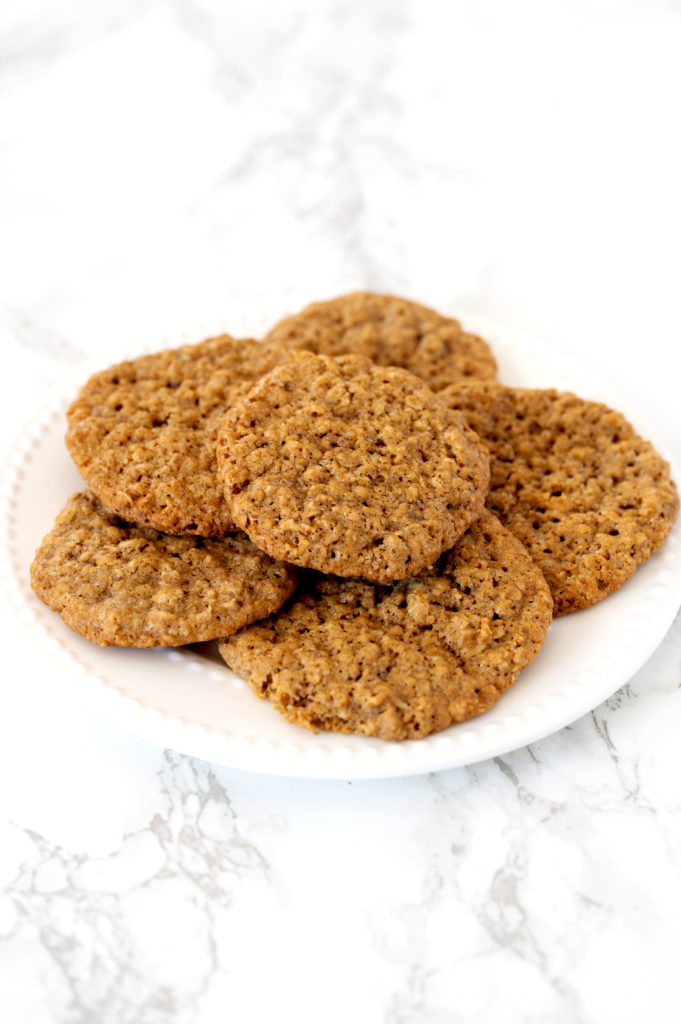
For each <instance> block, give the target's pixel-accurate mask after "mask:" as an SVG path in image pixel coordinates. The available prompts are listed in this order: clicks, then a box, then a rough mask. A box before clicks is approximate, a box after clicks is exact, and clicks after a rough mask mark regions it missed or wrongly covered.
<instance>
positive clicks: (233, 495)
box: [217, 352, 488, 582]
mask: <svg viewBox="0 0 681 1024" xmlns="http://www.w3.org/2000/svg"><path fill="white" fill-rule="evenodd" d="M217 456H218V468H219V473H220V477H221V479H222V481H223V483H224V487H225V496H226V498H227V501H228V503H229V506H230V510H231V515H232V518H233V520H234V522H235V523H236V524H237V526H238V527H239V528H240V529H242V530H243V531H244V532H245V533H247V534H248V536H249V537H250V538H251V540H252V541H253V542H254V543H255V544H257V545H258V546H259V547H262V549H263V550H264V551H267V552H268V554H270V555H272V557H273V558H281V559H284V560H285V561H289V562H292V563H293V564H294V565H299V566H303V567H305V568H311V569H317V570H319V571H320V572H330V573H333V574H334V575H337V576H365V577H367V578H368V579H372V580H381V581H384V582H389V581H391V580H395V579H403V578H405V577H407V576H413V575H414V574H415V573H417V572H419V571H420V570H421V569H423V568H424V567H426V566H428V565H432V564H433V562H434V561H435V560H436V559H437V558H438V557H439V556H440V554H441V553H442V552H443V551H446V550H447V549H448V548H450V547H451V546H452V544H453V543H454V542H455V541H456V540H457V538H458V537H460V536H461V534H462V533H463V532H464V531H465V530H466V529H467V528H468V526H469V525H470V524H471V523H472V522H474V520H475V519H476V518H477V517H478V516H479V515H480V514H481V512H482V510H483V508H484V503H485V495H486V492H487V484H488V465H487V462H488V456H487V452H486V451H485V449H484V448H483V446H482V445H481V443H480V441H479V439H478V438H477V437H476V435H475V434H474V433H473V432H472V431H470V430H469V429H468V428H467V427H466V425H465V423H464V421H463V419H461V420H460V421H459V422H458V423H455V422H454V421H453V420H452V419H450V414H449V413H448V412H447V410H446V409H445V408H444V406H443V405H442V403H441V402H439V401H438V400H437V398H436V397H435V395H434V394H433V392H432V391H431V390H430V389H429V388H428V387H427V386H426V385H425V384H424V383H423V381H421V380H420V379H419V378H418V377H415V376H414V375H413V374H411V373H409V372H408V371H406V370H402V369H399V368H398V367H380V366H376V365H375V364H374V363H372V362H371V361H370V360H369V359H366V358H365V357H364V356H356V355H349V356H340V357H338V358H337V359H332V358H330V357H329V356H316V355H313V354H312V353H309V352H298V353H294V354H293V356H292V357H291V359H290V360H289V361H288V362H286V363H285V364H283V365H282V366H280V367H278V368H277V369H275V370H273V371H272V372H271V373H269V374H268V375H267V376H266V377H263V378H262V379H261V380H260V381H259V383H258V384H257V385H256V386H255V387H254V388H253V390H252V391H250V392H249V394H248V395H247V396H246V397H245V398H244V399H242V400H241V401H240V402H237V403H236V404H235V405H234V406H233V407H232V408H231V409H230V411H229V412H228V413H227V415H226V416H225V419H224V422H223V424H222V426H221V428H220V432H219V435H218V447H217Z"/></svg>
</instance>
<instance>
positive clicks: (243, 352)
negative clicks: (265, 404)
mask: <svg viewBox="0 0 681 1024" xmlns="http://www.w3.org/2000/svg"><path fill="white" fill-rule="evenodd" d="M271 360H272V355H271V354H267V355H266V354H265V352H264V350H263V349H262V347H261V346H260V345H259V344H258V343H257V342H254V341H250V340H241V341H239V340H236V339H234V338H230V337H229V336H227V335H223V336H221V337H219V338H211V339H208V340H207V341H203V342H199V344H197V345H185V346H183V347H181V348H175V349H168V350H166V351H164V352H158V353H155V354H153V355H147V356H141V357H140V358H138V359H134V360H129V361H127V362H123V363H119V364H117V365H116V366H112V367H109V369H107V370H104V371H102V372H101V373H97V374H95V375H94V376H93V377H91V378H90V380H89V381H88V382H87V383H86V384H85V386H84V387H83V388H82V389H81V391H80V393H79V395H78V397H77V398H76V399H75V401H74V402H73V403H72V405H71V407H70V409H69V411H68V413H67V418H68V430H67V434H66V445H67V448H68V450H69V452H70V454H71V457H72V458H73V460H74V462H75V463H76V466H77V467H78V469H79V471H80V474H81V476H82V477H83V479H84V480H85V482H86V483H87V484H88V486H89V487H90V488H91V489H92V490H93V491H94V493H95V494H96V495H97V497H98V498H99V499H100V500H101V501H102V502H103V503H104V504H105V505H106V506H107V508H110V509H112V510H113V511H115V512H117V513H118V514H119V515H120V516H123V518H125V519H127V520H129V521H131V522H136V523H139V524H141V525H144V526H150V527H152V528H154V529H157V530H161V531H164V532H166V533H176V534H186V533H196V534H199V535H200V536H204V537H215V536H221V535H222V534H224V533H226V532H227V531H228V530H231V529H234V524H233V523H232V521H231V519H230V516H229V510H228V508H227V506H226V505H225V502H224V499H223V496H222V491H221V488H220V486H219V484H218V482H217V480H216V466H215V439H216V437H217V431H218V426H219V424H220V421H221V420H222V417H223V416H224V414H225V412H226V410H227V409H228V408H229V406H230V405H231V404H232V403H233V402H234V401H236V400H237V399H238V398H240V397H241V396H242V395H243V394H245V393H246V392H247V391H248V390H249V388H250V387H252V385H253V384H254V383H255V381H256V380H257V379H258V377H259V376H261V374H262V373H264V372H266V370H267V369H270V368H271V366H272V365H274V364H273V363H272V361H271Z"/></svg>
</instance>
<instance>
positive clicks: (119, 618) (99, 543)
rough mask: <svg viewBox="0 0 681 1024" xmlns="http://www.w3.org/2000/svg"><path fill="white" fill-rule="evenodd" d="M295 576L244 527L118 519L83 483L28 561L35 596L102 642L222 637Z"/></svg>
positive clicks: (283, 593)
mask: <svg viewBox="0 0 681 1024" xmlns="http://www.w3.org/2000/svg"><path fill="white" fill-rule="evenodd" d="M295 585H296V577H295V573H294V572H293V570H292V569H291V568H290V566H286V565H282V564H281V562H275V561H273V560H272V559H271V558H269V557H268V556H267V555H266V554H264V553H263V552H262V551H259V550H258V549H257V548H256V547H255V546H254V545H253V544H251V542H250V541H249V539H248V537H245V536H244V535H243V534H242V533H238V534H230V535H229V536H226V537H220V538H214V539H206V540H204V539H203V538H202V537H177V536H169V535H167V534H163V533H158V532H157V531H156V530H150V529H148V528H146V527H143V526H134V525H132V524H130V523H126V522H124V521H123V520H121V519H119V518H118V516H116V515H115V514H114V513H113V512H109V510H108V509H106V508H104V507H103V505H102V504H101V503H100V502H99V501H98V500H97V498H95V496H94V495H93V494H90V493H89V492H87V491H86V492H83V493H80V494H74V495H73V496H72V497H71V498H69V500H68V502H67V503H66V505H65V506H64V508H63V510H62V511H61V513H60V514H59V516H58V518H57V521H56V523H55V526H54V528H53V529H52V531H51V532H50V533H48V535H47V536H46V537H45V539H44V540H43V542H42V544H41V545H40V547H39V549H38V551H37V553H36V556H35V559H34V561H33V564H32V566H31V586H32V587H33V589H34V590H35V592H36V594H37V595H38V597H39V598H40V599H41V600H42V601H44V602H45V604H46V605H48V607H50V608H51V609H52V610H53V611H56V612H58V613H59V614H60V615H61V617H62V619H63V620H64V622H65V623H66V625H67V626H70V628H71V629H73V630H75V632H76V633H80V634H81V636H84V637H86V638H87V639H88V640H92V641H94V642H95V643H96V644H101V645H102V646H103V647H108V646H109V645H111V644H117V645H118V646H121V647H168V646H174V645H177V644H189V643H196V642H198V641H201V640H212V639H215V638H216V637H219V636H225V635H227V634H228V633H232V632H234V631H235V630H237V629H240V628H241V627H242V626H244V625H245V624H246V623H249V622H253V621H255V620H256V619H258V618H261V617H262V616H263V615H269V614H271V613H272V612H274V611H276V610H277V609H278V608H279V607H280V606H281V605H282V604H283V602H284V601H285V600H286V598H287V597H289V596H290V595H291V594H292V593H293V590H294V589H295Z"/></svg>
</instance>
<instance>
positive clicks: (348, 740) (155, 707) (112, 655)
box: [0, 316, 681, 779]
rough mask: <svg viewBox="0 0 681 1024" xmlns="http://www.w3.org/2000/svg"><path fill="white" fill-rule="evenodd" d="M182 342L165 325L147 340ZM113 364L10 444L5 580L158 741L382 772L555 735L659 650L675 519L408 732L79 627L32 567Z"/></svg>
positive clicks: (521, 380) (349, 771) (1, 560)
mask: <svg viewBox="0 0 681 1024" xmlns="http://www.w3.org/2000/svg"><path fill="white" fill-rule="evenodd" d="M463 319H464V322H465V325H466V326H467V327H468V328H469V329H470V330H473V331H477V332H478V333H480V334H482V335H483V336H484V337H486V338H487V339H489V341H490V344H491V345H492V347H493V349H494V352H495V354H496V356H497V359H498V362H499V376H500V379H501V380H503V381H504V382H506V383H508V384H515V385H522V386H529V387H551V386H553V387H557V388H561V389H564V390H567V389H569V390H573V391H576V392H577V393H578V394H580V395H582V396H583V397H585V398H595V399H601V400H603V401H606V402H608V403H609V404H610V405H613V406H615V407H616V408H621V409H622V411H623V412H625V413H626V414H627V415H628V416H629V418H630V419H631V420H632V422H633V423H634V426H635V427H636V428H637V429H638V431H639V432H640V433H641V434H643V436H644V437H648V438H650V439H651V440H652V441H653V442H654V443H655V444H656V445H657V447H658V449H659V450H660V451H662V452H663V454H666V452H665V448H664V445H663V443H661V441H660V439H659V438H658V437H656V436H655V434H654V431H651V430H650V429H648V428H647V426H646V424H645V423H644V422H641V419H640V417H639V416H638V415H636V412H635V410H634V409H631V408H629V409H627V408H624V405H623V403H621V402H619V401H618V399H617V396H614V395H612V393H610V391H609V390H608V389H606V388H605V386H602V381H600V380H598V379H597V377H596V375H593V376H592V377H591V379H589V378H588V377H586V378H585V376H584V373H583V372H582V373H576V372H575V371H574V369H573V367H571V366H569V365H566V364H565V363H564V362H562V361H561V358H560V354H559V353H557V352H556V351H553V350H552V349H551V348H550V346H549V345H548V344H546V343H539V342H537V341H536V340H534V339H532V338H530V337H528V336H526V335H524V334H520V333H519V332H517V331H513V330H510V329H508V328H505V327H501V326H500V325H498V324H493V323H490V322H489V321H487V320H483V319H481V318H479V317H472V316H466V317H464V318H463ZM200 336H201V335H197V338H198V337H200ZM182 340H187V339H186V338H183V339H182ZM178 343H179V342H178V341H177V340H176V339H164V340H161V341H159V343H158V344H156V345H154V346H146V349H147V350H151V349H152V348H160V347H163V345H172V344H178ZM140 351H141V349H140V348H139V347H138V348H137V349H136V353H139V352H140ZM128 354H131V353H130V352H125V353H118V354H117V355H114V356H112V358H111V359H110V360H107V362H112V361H115V360H116V359H119V358H122V357H124V356H125V355H128ZM101 365H102V361H101V360H99V361H98V365H97V366H92V365H90V366H86V367H81V369H80V370H79V372H78V374H77V375H74V376H72V377H71V378H70V379H69V380H68V381H67V382H65V383H64V384H63V385H62V386H60V387H59V388H58V389H57V390H56V391H55V392H54V393H53V396H52V397H51V399H50V400H49V401H48V403H47V404H46V405H45V406H44V407H43V409H41V410H40V411H39V412H38V413H37V414H36V416H35V417H34V418H33V419H32V420H31V422H30V423H29V424H28V425H27V427H26V429H25V430H24V432H23V434H22V435H21V437H20V438H19V440H18V442H17V443H16V445H15V447H14V450H13V451H12V453H11V455H10V457H9V460H8V463H7V466H6V468H5V471H4V473H3V476H2V480H1V481H0V580H1V581H2V583H3V585H4V588H5V589H6V591H7V592H8V596H9V598H10V601H11V603H12V604H13V606H14V607H15V608H16V610H17V612H18V615H19V618H20V620H21V622H22V623H23V624H24V626H25V628H26V629H27V630H28V631H29V633H30V634H31V635H32V636H33V637H35V639H36V640H38V641H39V642H40V643H41V644H42V645H43V647H45V648H47V650H48V651H49V652H50V654H51V655H52V656H53V658H54V661H55V664H57V665H59V666H60V667H62V668H64V669H65V673H64V675H63V685H64V699H65V700H71V701H74V702H76V701H78V702H79V704H82V703H83V701H84V700H89V701H94V702H95V704H96V705H97V706H98V707H99V709H100V710H101V709H102V708H103V709H104V710H105V714H106V715H107V717H108V718H110V719H112V720H114V721H116V722H118V723H119V724H120V725H121V726H123V727H124V728H126V729H127V730H129V731H131V732H133V733H135V734H137V735H139V736H142V737H144V738H146V739H148V740H150V741H152V742H154V743H159V744H162V745H164V746H169V747H172V748H174V749H176V750H180V751H183V752H185V753H188V754H193V755H195V756H198V757H202V758H206V759H207V760H210V761H215V762H217V763H219V764H225V765H231V766H233V767H237V768H246V769H251V770H255V771H261V772H269V773H272V774H277V775H295V776H305V777H311V778H345V779H350V778H354V779H358V778H370V777H374V778H375V777H381V776H391V775H409V774H416V773H420V772H427V771H437V770H440V769H443V768H450V767H454V766H456V765H463V764H471V763H473V762H475V761H481V760H484V759H485V758H488V757H494V756H496V755H498V754H502V753H504V752H506V751H509V750H513V749H516V748H518V747H521V746H524V745H525V744H527V743H530V742H532V741H534V740H537V739H540V738H541V737H543V736H547V735H548V734H550V733H552V732H555V731H556V730H557V729H560V728H561V727H562V726H564V725H567V724H569V723H570V722H573V721H574V720H575V719H576V718H578V717H579V716H580V715H583V714H585V713H586V712H587V711H590V710H591V709H592V708H593V707H595V706H596V705H597V704H599V703H600V702H601V701H603V700H605V698H606V697H609V696H610V695H611V694H612V693H614V691H615V690H617V689H618V688H619V687H620V686H622V685H623V684H624V683H625V682H626V681H627V680H628V679H630V678H631V676H632V675H633V674H634V673H635V672H636V671H637V669H639V668H640V666H641V665H642V664H643V663H644V662H645V661H646V660H647V658H649V657H650V655H651V654H652V652H653V651H654V650H655V648H656V647H657V645H658V644H659V642H660V641H661V640H662V638H663V637H664V635H665V633H666V631H667V630H668V628H669V626H670V625H671V623H672V621H673V618H674V616H675V613H676V611H677V608H678V607H679V604H680V603H681V543H680V542H679V536H678V533H679V531H678V529H675V530H674V531H673V532H672V535H671V536H670V537H669V539H668V540H667V542H666V544H665V545H664V546H663V548H662V549H661V550H660V551H659V552H657V553H656V554H655V555H654V556H653V558H651V559H650V561H649V562H647V563H646V564H645V565H643V566H641V567H640V568H639V569H638V570H637V572H636V573H635V575H634V576H633V578H632V579H631V580H629V582H628V583H626V584H625V586H624V587H622V588H621V590H619V591H617V592H616V593H614V594H611V595H610V596H609V597H608V598H606V599H605V600H604V601H602V602H601V603H600V604H598V605H595V606H594V607H593V608H589V609H587V610H586V611H582V612H576V613H573V614H571V615H567V616H564V617H562V618H560V619H558V620H557V621H556V622H554V623H552V625H551V627H550V629H549V633H548V637H547V640H546V643H545V645H544V647H543V649H542V651H541V652H540V654H539V657H538V658H537V659H536V660H535V661H534V662H533V664H532V665H531V666H530V667H529V668H528V669H526V670H525V671H524V672H523V673H522V674H521V676H520V679H519V680H518V682H517V683H516V684H515V686H513V687H511V689H510V690H508V691H507V692H506V693H505V694H504V695H503V697H502V698H501V699H500V700H499V701H498V703H497V704H496V705H495V706H494V707H493V708H491V709H490V710H489V711H487V712H485V714H484V715H481V716H480V717H479V718H476V719H473V720H472V721H470V722H466V723H464V724H462V725H457V726H453V727H452V728H450V729H447V730H445V731H444V732H441V733H438V734H436V735H434V736H430V737H427V738H425V739H423V740H416V741H408V742H404V743H386V742H384V741H381V740H374V739H369V738H366V737H362V736H343V735H339V734H335V733H320V734H317V735H315V734H313V733H310V732H307V731H306V730H304V729H300V728H298V727H296V726H294V725H291V724H290V723H288V722H286V721H285V720H284V719H283V718H282V717H281V716H280V715H279V714H278V713H277V712H276V711H275V710H274V709H273V708H272V707H271V706H270V705H269V704H268V702H267V701H262V700H258V699H257V698H256V697H255V696H254V695H253V694H252V693H251V691H250V690H249V688H248V687H247V686H246V684H245V683H244V682H243V681H242V680H241V679H239V678H238V677H237V676H236V675H234V674H233V673H232V672H230V671H229V670H228V669H227V668H226V667H225V666H224V664H223V662H222V661H221V660H220V658H219V656H218V655H217V653H216V651H215V645H212V644H205V645H200V646H194V647H191V648H178V649H174V650H167V649H165V650H156V651H135V650H123V649H118V648H100V647H97V646H96V645H95V644H91V643H89V642H88V641H87V640H83V639H82V638H81V637H79V636H78V635H77V634H75V633H72V632H71V631H70V630H69V629H68V628H67V627H66V626H65V625H64V624H63V623H62V621H61V619H60V618H59V617H58V616H57V615H55V614H54V613H53V612H50V611H49V610H48V609H47V608H46V607H45V606H44V605H43V604H42V603H41V602H40V601H39V600H38V599H37V598H36V597H35V595H34V594H33V593H32V591H31V590H30V588H29V586H28V582H27V581H28V569H29V565H30V563H31V559H32V557H33V553H34V551H35V549H36V547H37V546H38V544H39V543H40V540H41V539H42V537H43V536H44V534H45V533H47V532H48V530H49V529H50V528H51V526H52V523H53V521H54V518H55V516H56V514H57V512H58V511H59V510H60V508H61V507H62V505H63V503H64V501H65V500H66V498H67V497H68V495H69V494H71V493H72V492H73V491H75V490H79V489H80V488H81V487H82V481H81V480H80V477H79V476H78V473H77V472H76V470H75V468H74V466H73V464H72V463H71V460H70V458H69V456H68V454H67V452H66V449H65V447H64V443H63V435H64V411H65V409H66V407H67V405H68V403H69V401H70V400H71V398H72V397H73V396H74V394H75V392H76V391H77V389H78V387H79V386H80V385H81V384H82V382H83V381H84V380H85V379H86V378H87V377H88V376H89V374H90V373H92V372H93V370H94V369H97V368H99V367H100V366H101ZM676 479H677V480H678V475H676ZM69 681H70V682H71V683H72V684H75V688H74V686H73V685H69Z"/></svg>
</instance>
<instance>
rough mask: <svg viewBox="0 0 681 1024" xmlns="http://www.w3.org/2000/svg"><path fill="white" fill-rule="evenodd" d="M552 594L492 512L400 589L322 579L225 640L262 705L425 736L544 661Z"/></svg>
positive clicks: (392, 733)
mask: <svg viewBox="0 0 681 1024" xmlns="http://www.w3.org/2000/svg"><path fill="white" fill-rule="evenodd" d="M550 621H551V596H550V594H549V590H548V587H547V585H546V581H545V580H544V578H543V576H542V574H541V573H540V572H539V570H538V569H537V568H536V566H535V565H534V564H533V562H532V561H531V559H530V557H529V555H528V554H527V552H526V551H525V549H524V548H523V546H522V545H521V544H520V543H519V541H517V540H516V539H515V537H513V536H512V535H511V534H510V533H509V532H508V531H507V530H505V529H504V528H503V527H502V526H501V524H500V523H499V522H498V520H497V519H496V518H495V517H494V516H493V515H491V514H489V513H484V514H483V516H482V518H481V519H480V520H478V522H477V523H475V524H474V525H473V526H472V527H471V528H470V530H468V532H467V533H466V534H465V535H464V536H463V537H462V538H461V540H460V541H459V542H458V543H457V544H456V546H455V547H454V548H453V550H452V551H449V552H447V553H446V554H444V555H442V557H441V558H440V559H439V561H438V562H437V564H436V565H434V566H433V567H432V568H430V569H428V570H426V571H425V572H422V573H420V574H419V575H418V576H417V577H415V578H413V579H409V580H403V581H401V582H399V583H396V584H394V585H392V586H380V585H374V584H371V583H368V582H366V581H364V580H341V579H338V578H334V577H326V578H319V577H316V579H315V581H313V582H312V583H311V584H309V585H308V589H307V591H306V592H305V593H303V594H302V596H298V597H296V598H294V599H293V600H292V601H291V602H288V603H287V604H286V605H284V607H283V608H282V609H281V611H280V612H279V613H278V614H277V615H276V616H274V617H273V618H271V619H268V620H265V621H263V622H257V623H254V624H253V625H251V626H248V627H246V628H245V629H242V630H240V631H239V632H238V633H236V634H235V635H233V636H231V637H228V638H227V639H225V640H221V641H220V653H221V654H222V656H223V658H224V659H225V661H226V663H227V664H228V665H229V667H230V668H232V669H233V670H234V671H235V672H238V673H239V674H240V675H242V676H243V678H244V679H246V680H247V681H248V683H249V685H250V686H251V688H252V690H253V691H254V692H255V693H256V694H257V695H258V696H259V697H267V698H269V700H270V701H271V702H272V704H273V705H274V706H275V708H276V709H277V711H279V712H281V714H282V715H284V716H285V717H286V718H287V719H289V720H290V721H292V722H295V723H296V724H297V725H303V726H305V727H307V728H308V729H313V730H315V731H316V730H318V729H323V730H332V731H335V732H345V733H348V732H351V733H361V734H363V735H366V736H377V737H380V738H381V739H385V740H404V739H420V738H422V737H424V736H428V735H429V734H430V733H433V732H437V731H439V730H441V729H446V728H447V727H448V726H450V725H453V724H454V723H456V722H463V721H465V720H466V719H468V718H472V717H473V716H474V715H478V714H480V713H481V712H482V711H485V710H487V708H489V707H491V706H492V704H494V703H495V701H496V700H497V699H498V698H499V697H500V695H501V694H502V693H503V692H504V690H506V689H507V688H508V687H509V686H511V684H512V683H514V682H515V681H516V679H517V677H518V674H519V672H520V671H521V669H523V668H524V667H525V666H526V665H528V664H529V663H530V662H531V661H532V660H533V659H534V658H535V656H536V655H537V654H538V652H539V650H540V648H541V646H542V644H543V642H544V638H545V636H546V631H547V629H548V626H549V623H550Z"/></svg>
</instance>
